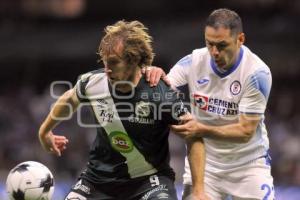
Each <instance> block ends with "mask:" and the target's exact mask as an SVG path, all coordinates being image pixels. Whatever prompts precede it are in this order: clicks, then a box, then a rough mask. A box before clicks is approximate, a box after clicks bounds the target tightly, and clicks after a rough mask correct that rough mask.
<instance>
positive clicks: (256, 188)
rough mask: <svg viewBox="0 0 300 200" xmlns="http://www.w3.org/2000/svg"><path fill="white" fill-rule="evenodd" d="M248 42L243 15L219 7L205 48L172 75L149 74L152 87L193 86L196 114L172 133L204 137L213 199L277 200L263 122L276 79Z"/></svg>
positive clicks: (187, 184) (187, 178) (188, 185)
mask: <svg viewBox="0 0 300 200" xmlns="http://www.w3.org/2000/svg"><path fill="white" fill-rule="evenodd" d="M244 41H245V34H244V33H243V28H242V21H241V18H240V17H239V15H238V14H237V13H236V12H234V11H232V10H229V9H218V10H215V11H213V12H212V13H211V14H210V15H209V17H208V19H207V22H206V26H205V42H206V47H205V48H201V49H196V50H194V51H193V52H192V53H191V54H190V55H187V56H185V57H183V58H182V59H181V60H179V62H178V63H177V64H176V65H175V66H174V67H173V68H172V69H171V71H170V72H169V74H168V75H167V77H166V76H165V74H164V72H163V71H162V69H160V68H157V67H152V68H151V67H150V68H149V70H147V71H146V74H147V77H148V80H149V81H150V83H151V85H155V84H156V81H157V80H158V79H159V78H160V77H163V78H164V79H165V80H168V81H169V82H170V84H171V86H172V87H174V88H175V87H177V88H182V87H183V86H185V85H188V89H189V95H190V100H191V108H192V114H193V116H189V117H187V116H184V117H183V119H182V120H184V121H185V123H184V124H182V125H174V126H172V129H173V131H175V132H177V133H178V134H179V135H181V136H183V137H186V136H192V137H203V138H204V141H205V147H206V148H205V149H206V167H205V192H206V193H207V194H208V196H209V197H210V198H211V199H213V200H221V199H227V198H228V197H231V198H232V199H233V200H273V199H274V188H273V178H272V176H271V172H270V171H271V167H270V158H269V154H268V149H269V140H268V136H267V130H266V127H265V124H264V112H265V109H266V105H267V101H268V97H269V94H270V90H271V84H272V76H271V72H270V69H269V68H268V66H267V65H266V64H265V63H264V62H263V61H262V60H261V59H260V58H259V57H258V56H256V55H255V54H254V53H252V52H251V51H250V50H249V49H248V48H247V47H246V46H244V45H243V44H244ZM194 159H195V160H194V164H192V165H195V166H189V163H188V162H187V159H186V161H185V173H184V176H183V177H184V194H183V199H189V196H190V194H191V193H194V195H197V183H196V182H195V181H194V180H193V181H192V177H191V171H193V172H194V174H193V176H194V175H197V170H195V169H197V165H196V164H195V163H197V159H199V158H197V156H194ZM192 163H193V162H192ZM200 171H201V170H200ZM195 173H196V174H195ZM192 185H193V186H192Z"/></svg>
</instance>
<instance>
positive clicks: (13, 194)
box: [6, 161, 54, 200]
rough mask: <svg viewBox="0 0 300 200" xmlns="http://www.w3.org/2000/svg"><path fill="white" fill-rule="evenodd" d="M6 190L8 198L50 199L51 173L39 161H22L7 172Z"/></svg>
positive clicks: (52, 185) (25, 199)
mask: <svg viewBox="0 0 300 200" xmlns="http://www.w3.org/2000/svg"><path fill="white" fill-rule="evenodd" d="M6 190H7V192H8V196H9V199H10V200H51V197H52V195H53V191H54V181H53V175H52V173H51V172H50V170H49V169H48V168H47V167H46V166H45V165H43V164H41V163H38V162H34V161H27V162H23V163H20V164H18V165H17V166H16V167H14V168H13V169H12V170H11V171H10V172H9V174H8V177H7V180H6Z"/></svg>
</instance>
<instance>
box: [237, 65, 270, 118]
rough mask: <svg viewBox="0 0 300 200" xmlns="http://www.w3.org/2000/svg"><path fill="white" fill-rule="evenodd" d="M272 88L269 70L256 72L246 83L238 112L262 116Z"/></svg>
mask: <svg viewBox="0 0 300 200" xmlns="http://www.w3.org/2000/svg"><path fill="white" fill-rule="evenodd" d="M271 86H272V75H271V72H270V70H268V69H263V70H258V71H256V72H255V73H254V74H252V75H251V76H250V77H249V78H248V79H247V81H246V86H245V87H246V88H245V91H244V94H243V95H242V98H241V101H240V104H239V111H240V112H241V113H249V114H263V113H264V112H265V109H266V105H267V102H268V98H269V95H270V91H271Z"/></svg>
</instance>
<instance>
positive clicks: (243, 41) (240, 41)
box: [237, 33, 245, 47]
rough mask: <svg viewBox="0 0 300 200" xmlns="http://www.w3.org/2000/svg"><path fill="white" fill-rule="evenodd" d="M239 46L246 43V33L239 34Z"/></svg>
mask: <svg viewBox="0 0 300 200" xmlns="http://www.w3.org/2000/svg"><path fill="white" fill-rule="evenodd" d="M237 43H238V46H239V47H241V46H242V45H243V44H244V43H245V33H239V34H238V36H237Z"/></svg>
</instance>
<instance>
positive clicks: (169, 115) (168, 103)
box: [159, 85, 188, 124]
mask: <svg viewBox="0 0 300 200" xmlns="http://www.w3.org/2000/svg"><path fill="white" fill-rule="evenodd" d="M161 89H162V90H163V98H162V101H161V105H160V106H159V112H161V116H162V120H163V121H164V122H165V123H166V124H178V122H179V117H180V116H181V115H184V114H186V113H187V112H188V109H187V107H186V106H185V104H184V103H183V101H182V99H181V98H180V95H178V92H176V91H174V90H173V89H171V88H170V87H168V86H166V85H164V86H163V87H162V88H161Z"/></svg>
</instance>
